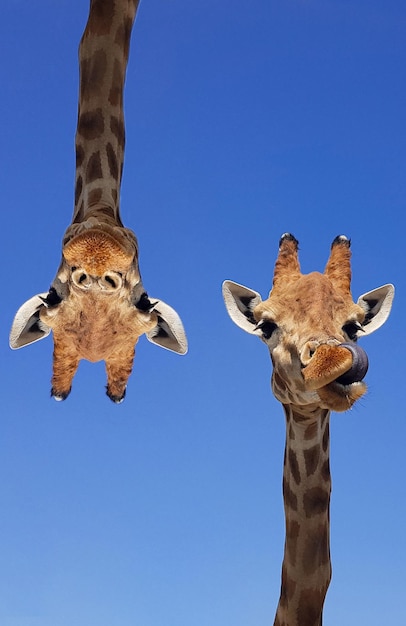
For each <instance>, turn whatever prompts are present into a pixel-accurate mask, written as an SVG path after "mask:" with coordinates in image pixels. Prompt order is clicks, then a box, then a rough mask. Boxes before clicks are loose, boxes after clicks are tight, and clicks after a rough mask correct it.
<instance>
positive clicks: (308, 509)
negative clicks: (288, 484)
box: [303, 487, 330, 517]
mask: <svg viewBox="0 0 406 626" xmlns="http://www.w3.org/2000/svg"><path fill="white" fill-rule="evenodd" d="M329 503H330V492H329V491H326V490H325V489H323V488H322V487H312V488H311V489H308V490H307V491H306V493H305V494H304V496H303V506H304V510H305V514H306V517H313V516H314V515H319V514H321V513H323V514H326V513H327V512H328V507H329Z"/></svg>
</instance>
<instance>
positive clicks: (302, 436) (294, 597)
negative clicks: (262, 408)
mask: <svg viewBox="0 0 406 626" xmlns="http://www.w3.org/2000/svg"><path fill="white" fill-rule="evenodd" d="M283 407H284V410H285V414H286V447H285V459H284V470H283V497H284V506H285V523H286V539H285V552H284V559H283V565H282V585H281V594H280V599H279V604H278V608H277V611H276V617H275V622H274V626H282V625H285V626H287V625H288V626H321V624H322V610H323V603H324V598H325V596H326V593H327V588H328V585H329V583H330V579H331V562H330V520H329V517H330V492H331V477H330V461H329V444H330V440H329V419H330V413H329V411H327V410H319V411H318V413H317V415H314V414H313V415H312V416H311V418H310V419H309V416H304V415H303V414H301V413H300V411H299V410H296V409H295V408H294V407H292V405H283Z"/></svg>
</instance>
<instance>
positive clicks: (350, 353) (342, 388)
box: [302, 343, 368, 411]
mask: <svg viewBox="0 0 406 626" xmlns="http://www.w3.org/2000/svg"><path fill="white" fill-rule="evenodd" d="M367 370H368V357H367V355H366V353H365V351H364V350H363V349H362V348H361V347H360V346H358V345H357V344H349V343H343V344H340V345H338V346H330V345H325V344H323V345H321V346H319V347H318V348H317V350H316V352H315V354H314V356H313V358H312V359H311V361H310V363H309V364H308V365H307V366H306V367H305V368H303V370H302V373H303V378H304V380H305V385H306V389H308V390H313V391H317V393H318V395H319V398H320V400H321V401H322V402H323V403H324V404H325V405H326V406H327V407H328V408H329V409H331V410H334V411H346V410H347V409H349V408H350V407H351V406H352V405H353V404H354V402H356V400H358V399H359V398H361V396H363V395H364V394H365V392H366V390H367V386H366V384H365V383H364V382H363V378H364V377H365V374H366V373H367Z"/></svg>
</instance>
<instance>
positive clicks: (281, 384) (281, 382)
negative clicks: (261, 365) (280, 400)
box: [273, 370, 286, 391]
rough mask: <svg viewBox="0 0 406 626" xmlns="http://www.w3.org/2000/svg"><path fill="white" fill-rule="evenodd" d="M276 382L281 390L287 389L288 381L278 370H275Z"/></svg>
mask: <svg viewBox="0 0 406 626" xmlns="http://www.w3.org/2000/svg"><path fill="white" fill-rule="evenodd" d="M273 379H274V383H275V384H276V386H277V387H278V389H280V390H281V391H286V383H285V381H284V380H283V378H281V376H280V375H279V374H278V372H277V371H276V370H274V372H273Z"/></svg>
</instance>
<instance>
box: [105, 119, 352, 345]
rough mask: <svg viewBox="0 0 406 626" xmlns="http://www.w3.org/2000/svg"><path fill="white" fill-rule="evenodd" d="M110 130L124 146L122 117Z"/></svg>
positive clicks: (112, 123) (111, 124)
mask: <svg viewBox="0 0 406 626" xmlns="http://www.w3.org/2000/svg"><path fill="white" fill-rule="evenodd" d="M110 130H111V132H112V133H113V135H114V136H115V137H116V138H117V141H118V144H119V146H120V147H124V139H125V129H124V121H123V120H122V118H119V117H116V116H115V115H112V116H111V117H110ZM347 352H348V350H347Z"/></svg>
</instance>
